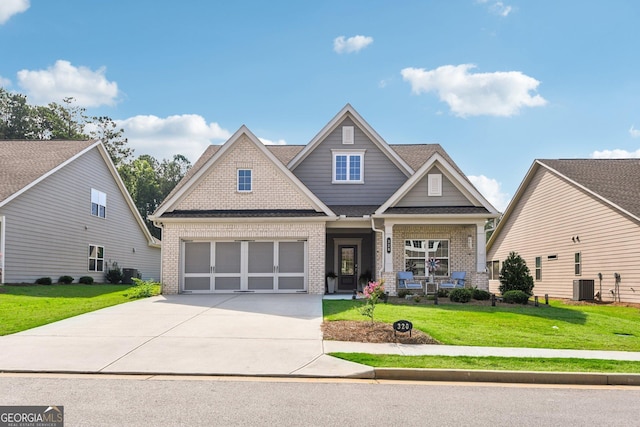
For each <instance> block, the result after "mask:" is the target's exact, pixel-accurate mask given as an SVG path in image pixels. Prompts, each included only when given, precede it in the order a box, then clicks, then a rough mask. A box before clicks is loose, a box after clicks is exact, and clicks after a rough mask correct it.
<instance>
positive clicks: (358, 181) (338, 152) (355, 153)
mask: <svg viewBox="0 0 640 427" xmlns="http://www.w3.org/2000/svg"><path fill="white" fill-rule="evenodd" d="M331 152H332V157H333V161H332V164H331V169H332V171H331V183H332V184H364V154H365V152H366V150H331ZM339 156H346V157H347V171H346V172H347V176H346V179H337V177H336V160H337V158H338V157H339ZM356 156H357V157H360V177H359V179H351V178H350V175H351V157H356Z"/></svg>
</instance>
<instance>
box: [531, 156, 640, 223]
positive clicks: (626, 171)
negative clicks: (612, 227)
mask: <svg viewBox="0 0 640 427" xmlns="http://www.w3.org/2000/svg"><path fill="white" fill-rule="evenodd" d="M538 161H539V162H540V163H543V164H544V165H546V166H548V167H549V168H551V169H554V170H556V171H557V172H559V173H560V174H562V175H564V176H566V177H567V178H569V179H571V180H572V181H575V182H577V183H578V184H580V185H581V186H583V187H585V188H587V189H588V190H590V191H592V192H594V193H596V194H598V195H599V196H600V197H603V198H605V199H607V200H609V201H610V202H612V203H614V204H616V205H618V206H620V207H621V208H622V209H624V210H626V211H628V212H630V213H631V214H633V215H636V216H640V198H638V189H640V159H558V160H548V159H539V160H538Z"/></svg>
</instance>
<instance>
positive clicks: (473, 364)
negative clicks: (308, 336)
mask: <svg viewBox="0 0 640 427" xmlns="http://www.w3.org/2000/svg"><path fill="white" fill-rule="evenodd" d="M331 356H334V357H338V358H340V359H345V360H350V361H352V362H356V363H361V364H363V365H369V366H374V367H386V368H430V369H465V370H476V369H477V370H492V371H496V370H498V371H538V372H606V373H614V372H615V373H629V374H637V373H640V362H630V361H619V360H596V359H593V360H592V359H571V358H567V359H560V358H550V359H545V358H538V357H467V356H456V357H453V356H399V355H391V354H366V353H331Z"/></svg>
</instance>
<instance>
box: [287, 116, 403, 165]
mask: <svg viewBox="0 0 640 427" xmlns="http://www.w3.org/2000/svg"><path fill="white" fill-rule="evenodd" d="M346 118H350V119H351V120H352V121H353V122H354V123H355V124H356V125H357V126H358V128H359V129H360V130H361V131H362V132H363V133H364V134H365V135H366V136H367V137H368V138H369V139H370V140H371V141H372V142H373V143H374V144H375V145H376V146H378V148H379V149H380V150H381V151H382V152H383V153H384V154H385V155H386V156H387V157H388V158H389V160H391V161H392V162H393V163H394V164H395V165H396V166H397V167H398V168H399V169H400V170H401V171H402V173H404V174H405V176H407V177H410V176H411V175H412V174H413V173H414V171H413V169H412V168H411V167H410V166H409V165H408V164H407V163H406V162H405V161H404V160H402V158H401V157H400V156H399V155H398V154H397V153H396V152H395V151H393V150H392V149H391V147H390V146H389V144H387V143H386V141H385V140H384V139H383V138H382V137H381V136H380V135H378V133H377V132H376V131H375V130H374V129H373V128H372V127H371V126H369V124H368V123H367V122H366V121H365V120H364V119H363V118H362V116H360V114H358V112H357V111H356V110H355V109H354V108H353V107H352V106H351V104H347V105H345V106H344V107H343V108H342V110H340V111H339V112H338V114H336V115H335V116H334V117H333V119H331V121H329V123H327V124H326V125H325V126H324V127H323V128H322V129H321V130H320V132H318V134H317V135H316V136H314V137H313V139H312V140H311V142H309V143H308V144H307V145H306V146H305V147H304V148H303V149H302V151H300V152H299V153H298V154H297V155H296V156H295V157H294V158H293V159H292V160H291V161H290V162H289V163H288V164H287V167H288V168H289V170H294V169H295V168H296V167H297V166H298V165H299V164H300V163H301V162H302V161H303V160H304V159H305V158H306V157H307V156H308V155H309V154H310V153H311V152H312V151H313V150H315V148H316V146H317V145H318V144H320V142H322V141H323V140H324V139H325V138H326V137H327V136H328V135H329V134H330V133H331V132H333V131H334V130H335V129H336V128H337V127H338V125H340V123H342V122H343V121H344V119H346ZM354 131H355V130H354ZM354 134H355V132H354Z"/></svg>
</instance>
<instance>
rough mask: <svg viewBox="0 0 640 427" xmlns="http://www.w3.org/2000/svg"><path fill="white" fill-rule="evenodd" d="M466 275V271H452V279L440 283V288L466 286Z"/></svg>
mask: <svg viewBox="0 0 640 427" xmlns="http://www.w3.org/2000/svg"><path fill="white" fill-rule="evenodd" d="M466 276H467V272H466V271H454V272H453V273H451V280H450V281H448V282H444V283H440V289H453V288H464V280H465V279H464V278H465V277H466Z"/></svg>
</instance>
